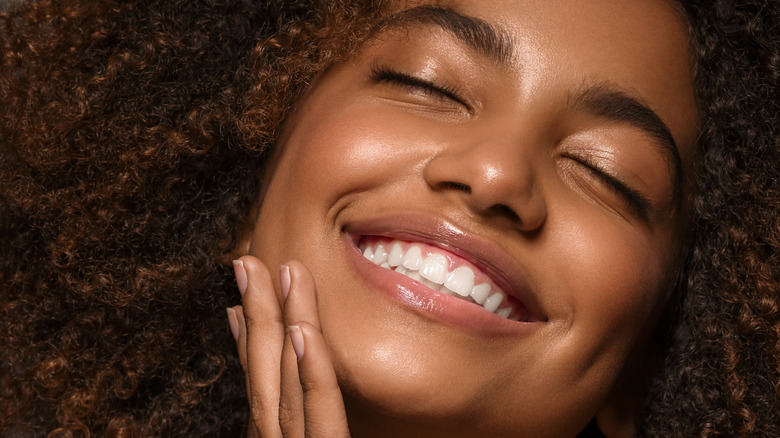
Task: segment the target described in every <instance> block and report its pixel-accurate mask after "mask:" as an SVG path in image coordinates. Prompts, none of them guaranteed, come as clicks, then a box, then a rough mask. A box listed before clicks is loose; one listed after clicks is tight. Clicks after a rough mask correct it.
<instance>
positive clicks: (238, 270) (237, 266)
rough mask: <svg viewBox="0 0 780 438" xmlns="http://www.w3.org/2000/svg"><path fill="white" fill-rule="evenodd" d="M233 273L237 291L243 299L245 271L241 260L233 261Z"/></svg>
mask: <svg viewBox="0 0 780 438" xmlns="http://www.w3.org/2000/svg"><path fill="white" fill-rule="evenodd" d="M233 272H235V274H236V284H237V285H238V291H239V292H241V296H242V297H243V296H244V294H245V293H246V281H247V280H246V269H245V268H244V261H243V260H233Z"/></svg>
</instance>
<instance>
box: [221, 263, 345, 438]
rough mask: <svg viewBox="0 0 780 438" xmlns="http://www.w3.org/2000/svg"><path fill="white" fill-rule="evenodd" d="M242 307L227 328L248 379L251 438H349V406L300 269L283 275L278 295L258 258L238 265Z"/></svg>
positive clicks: (292, 266) (287, 268)
mask: <svg viewBox="0 0 780 438" xmlns="http://www.w3.org/2000/svg"><path fill="white" fill-rule="evenodd" d="M234 267H235V273H236V281H237V283H238V287H239V291H241V293H242V296H243V306H236V307H234V308H231V309H228V321H229V323H230V328H231V330H232V332H233V337H234V338H235V339H236V344H237V346H238V356H239V359H240V360H241V366H242V367H243V369H244V374H245V377H246V386H247V394H248V396H249V406H250V412H251V418H250V425H249V434H248V436H249V437H262V438H278V437H282V436H284V437H286V438H289V437H293V438H298V437H310V438H318V437H328V438H330V437H347V436H349V428H348V426H347V416H346V413H345V411H344V401H343V399H342V396H341V391H340V390H339V387H338V382H337V381H336V373H335V371H334V369H333V364H332V362H331V360H330V355H329V353H328V349H327V347H326V345H325V339H324V338H323V336H322V332H321V329H320V320H319V314H318V313H317V302H316V292H315V287H314V279H313V278H312V276H311V273H310V272H309V270H308V269H307V268H306V267H305V266H303V264H301V263H299V262H295V261H291V262H289V263H288V264H287V265H283V266H282V267H281V268H280V284H281V289H282V290H281V291H278V292H277V291H275V290H274V286H273V282H272V281H271V274H270V273H269V272H268V269H267V268H266V267H265V265H264V264H263V263H262V262H261V261H260V260H258V259H257V258H254V257H251V256H244V257H242V258H240V259H239V260H236V261H235V262H234Z"/></svg>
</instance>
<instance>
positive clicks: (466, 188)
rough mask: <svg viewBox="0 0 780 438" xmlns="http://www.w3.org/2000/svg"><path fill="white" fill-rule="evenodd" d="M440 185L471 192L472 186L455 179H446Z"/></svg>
mask: <svg viewBox="0 0 780 438" xmlns="http://www.w3.org/2000/svg"><path fill="white" fill-rule="evenodd" d="M440 185H441V187H442V188H445V189H454V190H459V191H462V192H465V193H468V194H471V187H469V186H468V185H466V184H463V183H459V182H455V181H444V182H442V183H441V184H440Z"/></svg>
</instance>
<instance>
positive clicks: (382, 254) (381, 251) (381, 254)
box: [371, 245, 387, 265]
mask: <svg viewBox="0 0 780 438" xmlns="http://www.w3.org/2000/svg"><path fill="white" fill-rule="evenodd" d="M371 261H372V262H374V264H376V265H381V264H382V263H385V262H386V261H387V251H385V248H384V247H383V246H382V245H377V247H376V249H375V250H374V259H373V260H371Z"/></svg>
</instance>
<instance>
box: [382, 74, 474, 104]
mask: <svg viewBox="0 0 780 438" xmlns="http://www.w3.org/2000/svg"><path fill="white" fill-rule="evenodd" d="M371 80H373V81H374V82H387V83H391V84H395V85H400V86H403V87H407V88H410V89H413V90H415V91H422V92H423V93H425V94H433V95H436V96H438V97H443V98H445V99H448V100H451V101H453V102H455V103H457V104H459V105H463V107H465V108H466V109H467V110H468V111H469V112H471V106H470V105H469V104H468V103H467V102H466V101H465V99H463V98H461V97H460V92H459V91H458V90H457V89H456V88H455V87H453V86H450V85H440V84H437V83H434V82H432V81H430V80H428V79H423V78H420V77H417V76H412V75H409V74H406V73H402V72H399V71H397V70H393V69H392V68H389V67H386V66H379V65H372V66H371Z"/></svg>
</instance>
